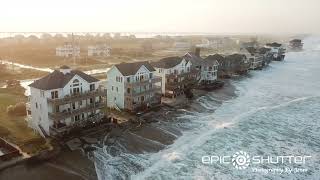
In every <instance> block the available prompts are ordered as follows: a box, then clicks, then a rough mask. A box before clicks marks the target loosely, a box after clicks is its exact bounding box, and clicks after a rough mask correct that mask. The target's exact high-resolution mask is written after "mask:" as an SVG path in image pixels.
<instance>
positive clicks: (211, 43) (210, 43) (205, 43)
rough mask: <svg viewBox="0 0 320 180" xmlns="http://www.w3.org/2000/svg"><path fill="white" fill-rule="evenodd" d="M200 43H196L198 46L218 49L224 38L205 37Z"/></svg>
mask: <svg viewBox="0 0 320 180" xmlns="http://www.w3.org/2000/svg"><path fill="white" fill-rule="evenodd" d="M201 42H202V43H201V44H198V45H197V46H198V47H204V48H212V49H220V48H223V45H224V38H222V37H207V38H203V39H202V40H201Z"/></svg>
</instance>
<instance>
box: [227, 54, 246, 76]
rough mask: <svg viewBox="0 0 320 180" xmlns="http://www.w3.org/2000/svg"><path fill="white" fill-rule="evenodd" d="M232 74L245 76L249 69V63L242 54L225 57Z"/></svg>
mask: <svg viewBox="0 0 320 180" xmlns="http://www.w3.org/2000/svg"><path fill="white" fill-rule="evenodd" d="M225 61H227V64H228V66H229V67H228V68H230V69H231V73H232V74H239V75H241V74H245V73H247V72H248V71H249V69H250V67H251V61H249V60H248V59H247V57H246V56H245V55H243V54H231V55H228V56H226V57H225Z"/></svg>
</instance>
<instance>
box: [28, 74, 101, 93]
mask: <svg viewBox="0 0 320 180" xmlns="http://www.w3.org/2000/svg"><path fill="white" fill-rule="evenodd" d="M75 75H78V76H80V77H81V78H82V79H84V80H86V81H87V82H88V83H92V82H98V81H99V80H98V79H96V78H94V77H92V76H90V75H88V74H86V73H84V72H82V71H79V70H71V71H70V73H66V74H63V73H62V72H60V71H59V70H55V71H53V72H52V73H50V74H48V75H47V76H45V77H43V78H41V79H39V80H36V81H34V82H33V83H32V84H30V85H29V86H30V87H34V88H37V89H41V90H51V89H59V88H63V87H64V86H65V85H66V84H67V83H68V82H69V81H70V80H71V79H72V78H73V77H74V76H75Z"/></svg>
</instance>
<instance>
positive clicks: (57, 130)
mask: <svg viewBox="0 0 320 180" xmlns="http://www.w3.org/2000/svg"><path fill="white" fill-rule="evenodd" d="M102 118H103V113H98V114H95V115H94V116H91V117H87V118H85V119H81V120H78V121H75V122H73V123H72V124H71V125H69V126H67V125H66V124H62V123H61V124H54V125H53V126H50V130H52V131H54V132H55V133H62V132H65V131H67V130H70V129H72V128H75V127H84V126H86V125H87V123H89V122H99V121H100V120H101V119H102Z"/></svg>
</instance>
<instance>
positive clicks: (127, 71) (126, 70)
mask: <svg viewBox="0 0 320 180" xmlns="http://www.w3.org/2000/svg"><path fill="white" fill-rule="evenodd" d="M142 65H144V66H145V67H146V68H147V69H148V70H149V71H151V72H152V71H155V69H154V68H153V67H152V65H151V64H150V63H149V62H148V61H143V62H134V63H121V64H116V65H115V66H116V67H117V69H118V70H119V71H120V72H121V74H122V75H123V76H130V75H134V74H136V73H137V71H138V70H139V69H140V67H141V66H142Z"/></svg>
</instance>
